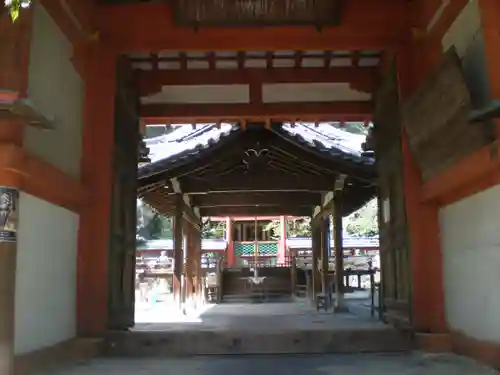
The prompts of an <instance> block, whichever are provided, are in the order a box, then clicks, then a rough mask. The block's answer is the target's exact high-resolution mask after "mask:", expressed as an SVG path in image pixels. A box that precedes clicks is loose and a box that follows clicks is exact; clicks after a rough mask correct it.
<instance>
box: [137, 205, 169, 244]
mask: <svg viewBox="0 0 500 375" xmlns="http://www.w3.org/2000/svg"><path fill="white" fill-rule="evenodd" d="M172 237H173V219H172V218H171V217H165V216H163V215H160V214H159V213H157V212H155V211H154V210H153V209H152V208H151V207H150V206H148V205H147V204H145V203H144V202H142V201H141V200H138V201H137V227H136V240H137V242H138V243H144V242H146V241H149V240H158V239H171V238H172Z"/></svg>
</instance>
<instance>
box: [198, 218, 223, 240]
mask: <svg viewBox="0 0 500 375" xmlns="http://www.w3.org/2000/svg"><path fill="white" fill-rule="evenodd" d="M201 224H202V226H201V238H204V239H219V238H224V233H225V232H226V223H224V222H222V221H211V220H210V218H208V217H206V218H203V219H202V223H201Z"/></svg>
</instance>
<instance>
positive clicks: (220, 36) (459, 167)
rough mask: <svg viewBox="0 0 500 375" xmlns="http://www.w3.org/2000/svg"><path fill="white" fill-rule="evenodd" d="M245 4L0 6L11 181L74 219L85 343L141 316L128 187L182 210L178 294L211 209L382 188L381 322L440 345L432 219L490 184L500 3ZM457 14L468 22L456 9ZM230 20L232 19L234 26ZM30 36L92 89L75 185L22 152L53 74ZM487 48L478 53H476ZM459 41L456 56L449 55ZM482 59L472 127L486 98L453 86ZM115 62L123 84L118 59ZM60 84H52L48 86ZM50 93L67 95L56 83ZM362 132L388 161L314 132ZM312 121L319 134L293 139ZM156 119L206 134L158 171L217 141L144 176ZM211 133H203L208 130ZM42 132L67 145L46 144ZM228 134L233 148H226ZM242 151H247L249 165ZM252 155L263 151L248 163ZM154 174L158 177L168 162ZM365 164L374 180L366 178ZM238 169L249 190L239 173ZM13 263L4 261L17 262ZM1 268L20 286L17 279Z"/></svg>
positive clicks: (499, 77)
mask: <svg viewBox="0 0 500 375" xmlns="http://www.w3.org/2000/svg"><path fill="white" fill-rule="evenodd" d="M63 3H64V4H63ZM244 3H245V6H242V4H243V2H241V1H237V0H232V1H223V2H222V1H202V0H199V1H194V0H193V1H181V0H178V1H151V2H144V1H139V0H137V1H136V0H94V1H86V0H67V1H65V2H57V1H48V0H40V1H36V2H35V1H33V2H32V4H33V6H32V7H31V8H30V9H23V10H22V11H21V14H20V18H19V20H18V21H17V22H15V23H12V22H11V20H10V19H9V17H8V12H6V11H3V12H0V34H1V36H2V38H1V39H2V43H0V56H1V59H0V111H1V114H2V117H1V122H2V127H3V128H2V129H5V131H2V134H1V136H2V153H1V155H0V156H2V163H0V164H1V166H2V174H0V177H1V178H2V181H0V185H2V186H7V187H12V188H14V189H18V190H21V191H23V192H26V193H28V194H32V195H34V196H36V197H37V198H41V199H43V200H45V201H47V202H50V203H52V204H55V205H58V206H61V207H64V208H66V209H69V210H71V211H72V212H74V213H76V214H77V215H78V216H79V221H78V226H79V227H78V240H77V241H75V242H77V244H75V246H77V248H78V249H77V251H78V256H77V296H76V300H77V303H76V305H77V308H76V310H77V313H76V314H77V318H76V326H77V331H78V333H79V335H82V336H100V335H103V334H104V332H105V331H106V330H108V329H109V328H114V329H124V328H127V327H129V326H130V325H131V324H132V323H133V320H132V318H131V317H132V311H133V293H132V288H133V282H132V281H133V280H132V277H133V276H132V275H133V272H132V269H133V267H134V259H135V257H134V256H133V247H134V246H133V243H134V242H135V241H134V238H133V234H135V219H134V216H135V201H134V196H135V191H136V188H137V183H136V181H135V180H136V178H137V177H139V180H140V183H139V188H138V190H137V191H138V194H139V195H141V196H146V195H147V194H150V198H151V203H152V204H154V205H156V206H157V209H158V210H160V211H161V212H162V213H165V214H169V215H172V216H175V217H176V221H177V222H176V226H175V236H174V237H175V242H176V244H175V246H174V247H175V249H174V250H175V257H176V262H177V263H178V267H177V270H176V274H175V277H176V282H177V283H181V280H182V278H183V277H187V278H188V279H190V280H193V278H192V276H193V275H194V278H196V277H197V276H196V273H197V272H198V273H199V264H196V262H195V260H189V259H195V258H196V257H197V256H198V255H196V254H197V252H199V250H200V244H199V238H198V235H199V228H200V218H199V215H200V214H201V215H217V216H220V215H227V216H234V215H240V214H243V213H245V214H246V215H248V216H255V215H265V214H266V213H273V214H278V215H284V214H287V211H288V212H289V214H291V215H297V214H299V215H298V216H303V215H316V214H317V212H318V211H319V212H320V216H321V214H324V212H325V210H328V209H330V208H331V207H332V206H335V204H331V203H332V201H333V202H335V199H334V198H333V199H331V200H330V204H329V203H328V202H325V200H326V197H327V196H329V197H330V198H332V196H334V195H335V194H334V193H335V191H337V198H338V197H342V199H343V200H344V202H342V203H343V204H342V205H340V204H339V206H337V207H340V206H341V207H342V208H343V209H345V211H342V212H343V213H348V212H350V211H351V210H352V209H354V208H356V205H357V204H358V203H360V202H361V201H363V199H365V198H366V199H368V198H369V197H368V198H367V196H374V195H375V192H374V190H375V188H376V187H377V188H378V189H379V192H380V207H381V213H380V221H381V247H382V253H383V262H382V263H383V264H382V266H383V272H384V282H383V293H384V308H385V316H386V318H387V319H388V320H390V321H393V322H399V323H400V324H403V325H407V326H411V328H412V329H414V330H415V331H417V332H420V333H422V332H423V333H425V334H426V335H443V334H446V333H447V332H448V331H449V327H448V324H447V317H446V311H445V299H444V288H445V287H444V284H443V279H444V277H443V272H444V271H443V256H442V252H443V251H442V250H443V249H442V248H443V245H442V243H441V238H440V235H439V234H440V229H441V224H440V222H439V216H438V213H439V212H440V210H441V209H442V208H443V207H446V206H448V205H450V204H452V203H455V202H459V201H461V200H464V199H468V198H469V197H470V196H472V195H474V194H476V193H480V192H483V191H485V190H486V189H489V188H491V187H494V186H496V185H498V183H499V177H498V176H499V172H498V170H499V165H500V161H499V160H500V159H499V158H500V157H499V156H498V155H499V153H498V140H499V139H500V132H499V129H500V127H499V125H498V122H497V121H496V120H493V121H492V119H493V118H495V117H498V116H499V114H500V109H499V107H500V106H499V105H498V102H497V101H495V100H494V99H495V98H500V73H499V69H498V67H499V66H500V53H499V52H498V35H499V34H500V8H499V5H498V1H494V0H475V1H467V0H456V1H448V2H443V1H441V2H440V1H432V0H414V1H395V0H356V1H347V0H344V1H342V0H336V1H326V0H325V1H303V0H300V1H298V0H286V1H277V0H265V1H261V0H258V1H257V0H256V1H246V2H244ZM224 4H226V5H224ZM465 11H467V12H472V13H468V14H469V15H470V14H472V15H473V17H471V18H467V17H460V15H462V14H464V13H463V12H465ZM37 12H38V13H37ZM40 12H41V13H40ZM34 15H36V17H35V16H34ZM466 15H467V14H466ZM38 16H40V17H42V16H43V17H45V18H46V20H47V22H46V23H47V24H49V25H52V23H50V22H49V21H53V23H54V24H55V25H56V26H58V28H59V29H60V31H61V35H64V37H65V38H66V39H67V41H60V40H59V41H57V43H56V42H55V39H57V38H56V37H55V36H54V35H53V33H52V32H47V33H45V32H43V33H40V32H38V31H39V30H40V29H38V28H36V27H34V26H37V27H49V26H46V25H45V23H44V22H40V23H37V22H35V21H36V20H37V19H39V18H37V17H38ZM235 19H237V20H241V22H238V25H235V23H234V20H235ZM464 19H465V20H467V22H468V20H474V22H475V23H474V22H473V23H474V25H472V24H471V23H470V22H469V23H468V24H467V27H465V28H464V27H462V28H460V27H459V28H458V29H459V30H460V32H457V27H456V25H457V24H456V23H455V22H458V24H459V26H460V22H463V20H464ZM42 24H43V25H42ZM243 25H244V27H243ZM470 25H472V26H471V27H470V30H469V26H470ZM50 27H51V28H52V26H50ZM53 29H54V30H55V29H56V28H53ZM465 29H467V30H465ZM35 30H36V31H37V32H36V35H35V33H34V31H35ZM42 34H43V35H42ZM465 34H467V35H468V36H466V35H465ZM34 35H35V36H36V37H40V36H42V39H43V38H46V39H43V40H42V41H41V42H40V44H39V45H43V46H48V45H53V44H54V45H55V44H57V45H59V47H60V48H61V50H62V49H64V51H66V52H64V56H63V57H61V58H63V59H69V60H71V63H72V64H73V67H74V69H73V70H74V71H72V73H71V74H75V72H76V73H77V74H78V75H80V76H81V78H82V82H80V83H79V84H81V87H82V89H83V90H84V97H83V99H82V101H83V103H79V105H78V108H82V109H81V110H82V118H83V128H82V132H81V133H82V135H81V136H82V152H81V164H80V167H81V168H80V170H79V171H78V173H79V175H77V174H71V173H70V172H68V171H64V170H63V167H61V166H58V165H57V163H56V161H54V160H52V159H51V158H49V157H47V158H45V159H44V158H43V157H42V154H43V152H40V153H35V152H33V150H28V147H29V145H25V144H24V143H23V142H24V140H23V132H24V129H25V128H26V127H27V126H33V125H35V126H43V127H50V125H51V121H49V119H48V117H50V113H43V114H42V113H38V110H37V109H36V108H35V107H34V106H32V105H31V101H30V97H29V93H30V87H29V86H30V84H31V83H32V82H31V81H32V79H31V78H32V77H33V76H32V73H33V69H35V68H36V69H38V68H40V69H43V64H38V62H37V63H36V64H35V63H32V62H30V53H32V52H33V51H32V50H31V47H32V44H33V43H31V39H32V38H33V37H34ZM479 37H480V39H481V40H480V41H481V46H480V47H481V49H480V50H474V49H468V48H467V47H468V46H469V44H470V43H473V42H475V41H477V40H479V39H478V38H479ZM51 38H52V39H54V40H52V39H51ZM49 39H50V40H49ZM60 39H61V40H63V39H64V38H60ZM39 41H40V40H39ZM62 45H64V47H62ZM450 46H455V47H456V48H455V49H456V51H455V52H453V53H447V52H446V50H447V49H448V47H450ZM59 47H58V48H59ZM44 48H45V47H44ZM471 51H473V52H474V53H475V54H481V55H483V56H482V57H483V60H484V62H482V63H481V64H478V66H476V67H475V68H476V69H479V70H480V71H481V73H484V72H486V73H487V74H483V75H482V77H485V82H486V84H487V85H486V86H488V87H487V90H485V91H487V93H483V94H484V95H483V97H482V98H481V99H484V98H490V99H491V103H489V105H488V106H486V107H485V108H473V109H474V110H475V111H474V112H473V113H472V115H470V116H468V114H469V112H470V110H471V109H472V108H471V103H479V102H481V103H484V100H483V101H477V100H471V98H470V97H469V94H470V93H469V87H468V85H467V82H466V81H465V80H464V79H463V77H462V74H461V71H462V67H465V65H467V64H466V62H467V63H468V62H470V61H466V59H465V55H466V54H467V53H472V52H471ZM393 58H394V61H395V65H394V66H392V67H391V68H390V69H387V67H388V66H387V64H386V63H385V62H387V61H390V60H392V59H393ZM119 60H120V64H117V61H119ZM123 61H124V62H125V64H126V65H127V66H128V68H127V69H129V70H130V71H131V74H130V75H128V73H125V70H122V68H121V67H120V66H121V64H122V63H123ZM65 62H67V61H65ZM70 68H71V67H70ZM468 68H471V66H469V65H468ZM471 69H472V68H471ZM70 70H71V69H70ZM388 72H389V73H388ZM37 74H38V77H41V76H43V73H42V72H38V73H37ZM124 77H127V78H124ZM380 77H388V78H386V79H385V80H383V81H380ZM59 78H60V77H58V76H54V77H49V78H48V82H50V81H51V80H52V79H59ZM129 78H130V81H129ZM125 82H127V83H125ZM380 82H382V84H381V85H379V83H380ZM75 84H76V83H75ZM57 90H59V91H60V95H66V93H65V92H63V90H64V89H63V88H62V87H61V88H57ZM31 92H34V91H33V90H31ZM56 96H57V95H56ZM77 100H78V99H76V98H75V103H76V102H77ZM75 105H76V104H75ZM42 106H43V105H42ZM49 107H50V106H49ZM75 108H77V107H75ZM44 109H45V110H47V108H44ZM400 110H401V113H402V116H400V114H401V113H399V112H400ZM41 112H44V111H43V110H42V111H41ZM48 112H50V109H49V110H48ZM57 120H60V121H62V122H63V123H64V124H62V125H64V126H68V127H69V126H72V125H73V124H69V123H70V122H71V121H70V120H68V119H55V120H54V121H55V122H57ZM139 120H141V121H139ZM469 120H471V121H474V122H475V124H474V125H472V124H469V123H468V122H469ZM371 121H373V122H374V123H375V130H374V131H375V144H376V146H377V149H376V150H375V151H376V153H375V154H376V158H377V159H378V160H377V168H375V165H373V164H370V165H367V164H366V163H365V161H366V160H367V155H356V157H353V154H352V153H350V152H346V149H345V148H343V147H341V146H340V145H339V142H336V140H335V139H334V138H335V137H336V136H333V135H332V134H326V133H323V134H319V133H321V131H318V129H316V128H315V127H314V124H313V123H316V124H317V123H320V122H331V123H337V124H340V125H346V124H347V125H348V124H349V123H353V122H357V123H365V124H368V123H370V122H371ZM301 122H310V123H311V125H310V127H309V128H308V129H307V130H304V129H302V130H300V131H301V132H302V134H301V135H300V136H297V129H296V128H299V127H300V126H301ZM147 123H148V124H176V123H190V124H194V126H195V128H196V127H198V128H197V129H196V130H197V131H196V132H195V133H196V137H195V136H194V135H193V134H189V135H186V134H185V137H184V138H183V140H182V141H180V140H179V141H175V142H174V141H173V142H171V143H170V144H169V145H168V146H169V147H170V148H166V149H165V150H164V152H165V154H164V155H163V157H161V158H159V159H165V160H170V161H172V160H173V159H172V158H171V157H172V156H173V154H174V152H172V150H173V149H175V147H176V146H178V145H179V144H180V143H182V142H184V143H189V144H191V143H190V142H195V143H196V141H195V140H193V139H198V141H199V140H200V138H198V137H201V138H203V139H204V140H205V141H206V140H209V143H208V144H205V142H198V143H200V144H201V146H200V144H191V146H192V147H191V149H190V150H191V151H190V152H189V155H188V154H183V159H175V162H173V163H172V164H169V163H167V164H168V165H161V166H160V167H158V169H155V170H153V169H151V170H149V172H147V171H148V169H147V168H146V169H144V170H141V172H140V173H139V174H141V173H142V175H140V176H137V171H136V166H137V147H138V146H137V143H138V127H139V124H147ZM207 123H209V124H212V125H211V127H210V128H207V127H206V126H205V125H201V124H207ZM224 123H230V124H232V125H234V126H236V127H237V129H232V130H231V131H230V132H229V133H230V134H227V136H224V135H221V134H220V133H219V135H218V136H217V137H216V138H213V137H212V136H211V134H210V133H209V132H215V133H217V131H218V130H220V129H219V128H221V127H223V126H224V125H223V124H224ZM286 123H290V127H289V128H286V127H284V126H283V125H284V124H286ZM197 124H198V125H197ZM64 126H61V127H59V126H54V127H53V128H54V129H53V130H54V133H57V132H64V130H63V129H65V128H64ZM294 126H295V129H294ZM214 128H215V129H216V130H214ZM256 128H258V129H257V130H256ZM403 129H404V131H403ZM72 130H74V129H72ZM198 130H199V132H198ZM233 130H234V131H233ZM204 132H206V133H204ZM285 133H286V134H285ZM318 137H319V138H321V137H322V138H323V140H321V141H317V139H316V138H318ZM40 138H42V137H40ZM43 138H44V137H43ZM327 138H330V139H327ZM44 139H45V138H44ZM46 139H47V140H48V139H51V140H54V142H58V141H57V140H58V139H59V138H57V137H55V138H54V137H53V136H52V135H50V134H49V135H47V138H46ZM233 141H234V144H235V145H237V146H238V147H239V148H238V147H232V144H233ZM47 144H48V143H47ZM47 144H45V143H43V142H42V143H41V144H40V145H41V146H40V147H41V148H43V147H42V146H47ZM51 144H52V143H51ZM234 144H233V145H234ZM35 148H36V147H35ZM208 149H209V151H207V150H208ZM242 150H246V151H249V153H248V154H246V156H245V155H242V152H241V151H242ZM250 150H252V151H250ZM265 150H267V151H265ZM332 150H334V151H335V152H333V153H332V152H330V151H332ZM243 154H244V153H243ZM200 155H203V158H201V157H199V156H200ZM249 155H254V156H257V157H256V158H254V159H253V160H248V156H249ZM208 156H210V157H208ZM61 157H64V155H63V156H61ZM261 161H264V163H260V162H261ZM155 162H158V160H153V163H151V165H156V166H158V164H157V163H155ZM243 165H246V167H247V170H246V171H247V173H244V169H243V167H242V166H243ZM248 167H250V169H248ZM367 169H368V170H369V169H373V171H374V173H373V174H372V171H369V172H370V173H369V176H367V175H366V174H365V172H366V170H367ZM278 170H279V172H278ZM144 171H146V172H147V173H146V172H144ZM235 171H237V172H238V173H237V174H236V175H237V176H238V179H234V178H233V179H231V178H230V177H228V176H230V175H232V174H233V173H234V172H235ZM263 171H264V172H263ZM377 171H378V175H377V173H376V172H377ZM75 173H76V172H75ZM257 177H258V178H257ZM377 185H379V186H377ZM340 191H342V192H341V193H340ZM325 193H326V194H325ZM329 193H331V194H329ZM221 197H224V199H227V200H228V202H229V203H228V202H226V203H224V202H223V200H224V199H222V198H221ZM338 201H340V199H338ZM338 201H337V203H338ZM292 203H293V204H292ZM173 207H175V209H174V208H173ZM338 211H340V209H338ZM321 217H322V216H321ZM186 223H188V224H189V225H187V224H186ZM186 235H188V236H192V238H191V240H190V241H184V237H185V236H186ZM182 242H185V243H186V246H185V248H184V249H183V248H182ZM318 243H321V241H319V242H317V241H314V244H315V251H314V252H313V253H314V254H319V253H321V251H320V249H317V246H316V245H317V244H318ZM9 251H10V249H9ZM183 251H184V252H185V255H186V261H189V262H193V263H192V264H189V266H186V267H184V264H182V263H183V260H184V256H183V255H184V254H183ZM7 253H8V252H5V254H4V255H2V256H3V258H2V260H5V262H8V261H10V262H11V261H12V254H11V253H10V252H9V253H8V254H7ZM315 256H316V255H315ZM6 272H9V274H8V275H6V276H5V280H8V289H9V293H11V292H12V293H13V289H14V288H15V285H14V284H15V283H13V282H11V281H10V280H15V278H16V277H15V270H6ZM6 285H7V284H6ZM6 288H7V287H6ZM196 289H197V286H196V285H195V286H193V287H192V288H190V290H191V292H193V291H196ZM12 293H11V294H12ZM11 294H9V295H11ZM6 295H7V294H6ZM12 295H13V294H12ZM12 303H13V302H12V298H10V297H9V299H8V300H6V303H5V304H4V305H5V306H6V307H2V309H4V310H2V311H1V314H0V317H1V321H0V328H1V327H3V328H2V330H0V335H2V338H4V340H3V341H4V342H5V343H6V344H5V345H6V347H7V346H8V347H9V350H6V351H5V352H6V353H7V352H9V353H10V352H12V350H10V349H11V347H13V338H12V332H11V331H10V330H11V327H12V326H13V324H14V323H13V316H14V314H12V309H13V306H12ZM2 306H3V305H2ZM9 309H10V310H9ZM4 328H5V329H4ZM457 335H460V333H457ZM450 337H451V338H450V340H452V339H453V336H450ZM471 345H474V344H473V343H472V344H471ZM11 357H12V356H11ZM9 361H10V362H12V361H13V360H12V358H10V359H9ZM9 361H3V362H5V363H10V362H9ZM3 362H2V363H3Z"/></svg>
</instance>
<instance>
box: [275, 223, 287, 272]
mask: <svg viewBox="0 0 500 375" xmlns="http://www.w3.org/2000/svg"><path fill="white" fill-rule="evenodd" d="M286 229H287V225H286V217H285V216H280V248H279V254H278V259H277V260H278V263H282V264H285V263H286Z"/></svg>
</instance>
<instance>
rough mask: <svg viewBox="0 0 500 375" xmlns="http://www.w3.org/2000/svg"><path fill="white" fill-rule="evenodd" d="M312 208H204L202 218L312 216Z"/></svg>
mask: <svg viewBox="0 0 500 375" xmlns="http://www.w3.org/2000/svg"><path fill="white" fill-rule="evenodd" d="M311 213H312V207H307V206H291V205H290V206H263V207H255V206H253V207H252V206H247V207H202V208H200V214H201V216H279V215H288V216H310V215H311Z"/></svg>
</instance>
